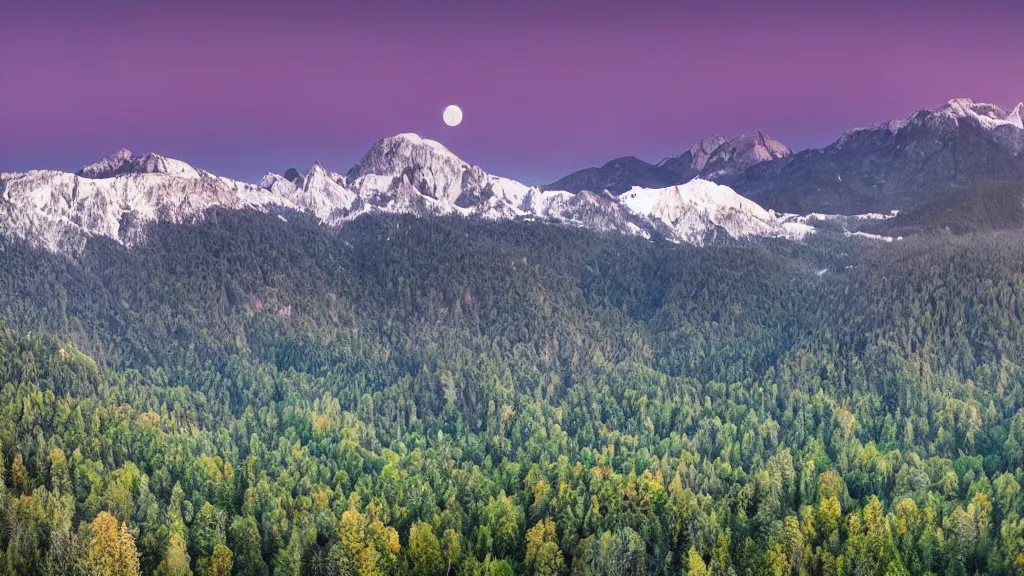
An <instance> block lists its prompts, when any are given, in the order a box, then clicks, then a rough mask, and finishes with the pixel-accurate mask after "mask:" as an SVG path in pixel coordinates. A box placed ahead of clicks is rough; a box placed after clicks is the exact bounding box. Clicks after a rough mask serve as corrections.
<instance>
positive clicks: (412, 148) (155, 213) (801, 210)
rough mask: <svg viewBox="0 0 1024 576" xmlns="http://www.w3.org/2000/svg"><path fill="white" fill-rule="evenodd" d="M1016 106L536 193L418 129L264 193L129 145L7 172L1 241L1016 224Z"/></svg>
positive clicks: (753, 145)
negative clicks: (263, 226) (403, 226)
mask: <svg viewBox="0 0 1024 576" xmlns="http://www.w3.org/2000/svg"><path fill="white" fill-rule="evenodd" d="M1022 110H1024V104H1021V105H1018V106H1016V107H1015V108H1014V109H1012V110H1010V111H1006V110H1003V109H1001V108H999V107H998V106H994V105H991V104H980V103H975V102H973V101H971V100H967V99H957V100H951V101H949V102H948V103H947V104H946V105H944V106H942V107H940V108H937V109H934V110H921V111H918V112H916V113H914V114H913V115H911V116H910V117H909V118H907V119H905V120H898V121H891V122H887V123H885V124H882V125H878V126H874V127H871V128H866V129H858V130H853V131H850V132H847V133H846V134H843V135H842V136H841V137H840V138H839V139H838V140H837V141H835V142H834V143H832V144H830V145H828V146H826V147H825V148H822V149H814V150H804V151H801V152H798V153H796V154H794V153H793V152H792V151H791V150H790V149H789V148H788V147H786V146H785V145H783V144H782V143H780V142H778V141H776V140H774V139H773V138H771V137H770V136H768V135H767V134H765V133H763V132H761V131H756V132H752V133H749V134H742V135H739V136H736V137H734V138H729V139H726V138H723V137H721V136H709V137H707V138H704V139H702V140H700V141H699V142H697V143H696V144H694V145H693V146H691V147H690V148H689V149H688V150H687V151H686V152H684V153H682V154H680V155H679V156H675V157H670V158H666V159H664V160H662V161H661V162H659V163H657V164H649V163H646V162H644V161H643V160H640V159H638V158H635V157H625V158H619V159H616V160H612V161H611V162H608V163H607V164H605V165H604V166H601V167H599V168H590V169H586V170H582V171H579V172H576V173H573V174H570V175H568V176H566V177H564V178H562V179H560V180H558V181H556V182H554V183H551V184H549V185H545V186H539V187H538V186H527V185H525V184H522V183H520V182H517V181H514V180H511V179H508V178H503V177H500V176H495V175H491V174H488V173H486V172H485V171H484V170H483V169H481V168H480V167H477V166H472V165H470V164H469V163H467V162H465V161H464V160H462V159H461V158H459V157H458V156H456V155H455V154H453V153H452V152H451V151H449V150H448V149H447V148H445V147H444V146H443V145H441V144H440V143H438V142H435V141H432V140H428V139H424V138H421V137H419V136H417V135H416V134H411V133H405V134H399V135H396V136H392V137H388V138H384V139H382V140H380V141H379V142H377V143H376V144H374V145H373V147H371V148H370V150H369V151H368V152H367V153H366V155H365V156H364V157H363V158H362V159H361V160H360V161H359V163H357V164H356V165H355V166H354V167H352V168H351V169H350V170H348V172H346V173H345V174H341V173H338V172H333V171H331V170H328V169H327V168H325V167H324V166H323V165H322V164H321V163H319V162H317V163H315V164H314V165H313V166H312V167H311V168H310V169H309V170H308V171H306V172H305V173H301V172H299V171H298V170H296V169H294V168H290V169H288V170H286V171H285V172H284V174H276V173H270V174H267V175H266V176H265V177H264V178H263V179H262V181H261V182H260V183H259V184H252V183H245V182H240V181H237V180H232V179H229V178H224V177H220V176H217V175H214V174H212V173H210V172H207V171H205V170H201V169H198V168H194V167H192V166H190V165H189V164H187V163H185V162H182V161H179V160H175V159H171V158H166V157H163V156H160V155H157V154H152V153H150V154H145V155H143V156H138V157H136V156H135V155H134V154H132V153H131V152H130V151H128V150H121V151H119V152H118V153H116V154H114V155H112V156H110V157H107V158H104V159H102V160H100V161H99V162H96V163H94V164H90V165H88V166H85V167H83V168H82V169H81V170H79V171H78V172H76V173H69V172H62V171H56V170H34V171H29V172H23V173H2V174H0V233H3V234H5V235H8V236H14V237H18V238H21V239H24V240H26V241H28V242H29V243H31V244H34V245H37V246H41V247H45V248H47V249H49V250H52V251H57V252H68V253H70V252H75V251H76V250H79V249H80V248H81V247H82V246H84V243H85V242H86V241H87V240H88V238H89V237H92V236H102V237H108V238H112V239H114V240H116V241H119V242H122V243H126V244H131V243H133V242H136V241H138V240H139V239H140V238H142V237H143V236H144V232H145V229H146V224H148V223H150V222H155V221H166V222H174V223H185V222H191V221H195V220H197V219H199V218H202V217H203V216H204V214H206V212H207V211H209V210H211V209H215V208H220V209H255V210H262V211H277V212H279V213H280V217H281V218H285V219H286V218H287V211H289V210H294V211H301V212H307V213H310V214H312V215H314V216H316V217H317V218H318V219H319V220H320V221H322V222H323V223H325V224H327V225H331V226H336V225H341V224H343V223H345V222H347V221H350V220H352V219H354V218H356V217H358V216H360V215H362V214H367V213H374V212H386V213H410V214H414V215H460V216H464V217H475V218H486V219H516V218H521V219H538V220H543V221H550V222H553V223H560V224H567V225H573V226H579V227H584V228H588V229H592V230H596V231H601V232H619V233H624V234H630V235H637V236H642V237H645V238H655V237H660V238H665V239H668V240H671V241H676V242H688V243H695V244H702V243H704V242H706V241H709V240H712V239H717V238H722V239H726V238H728V239H749V238H762V237H780V238H791V239H799V238H803V237H804V236H806V235H807V234H808V233H812V232H813V231H814V230H815V228H816V227H820V226H821V225H822V224H829V225H836V224H837V223H838V226H840V227H841V228H842V229H843V230H845V231H846V233H848V234H854V233H857V234H864V235H869V236H870V235H872V234H871V233H875V236H874V237H878V238H887V239H888V238H891V236H886V234H890V233H891V234H896V233H905V232H909V231H913V230H915V229H917V228H919V227H921V226H945V227H954V228H957V229H964V228H971V227H978V226H994V227H1005V226H1019V225H1020V224H1021V223H1024V126H1022V124H1021V113H1022ZM882 214H884V216H883V215H882ZM858 215H859V216H858ZM862 228H863V229H862ZM879 234H881V235H879Z"/></svg>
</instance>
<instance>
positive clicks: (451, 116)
mask: <svg viewBox="0 0 1024 576" xmlns="http://www.w3.org/2000/svg"><path fill="white" fill-rule="evenodd" d="M442 117H443V118H444V123H445V124H447V125H449V126H458V125H459V124H460V123H461V122H462V108H459V107H458V106H456V105H455V104H452V105H450V106H448V107H447V108H445V109H444V115H443V116H442Z"/></svg>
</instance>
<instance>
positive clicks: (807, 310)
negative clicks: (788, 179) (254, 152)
mask: <svg viewBox="0 0 1024 576" xmlns="http://www.w3.org/2000/svg"><path fill="white" fill-rule="evenodd" d="M0 319H2V320H0V321H2V323H3V327H2V328H0V571H6V573H8V574H37V573H43V574H55V575H56V574H59V575H61V576H72V575H77V574H83V575H93V574H96V575H99V574H103V575H107V574H126V575H134V574H146V575H149V574H161V575H163V574H167V575H171V574H173V575H186V574H195V575H214V574H215V575H226V574H245V575H270V574H281V575H297V574H317V575H345V576H348V575H357V574H358V575H360V576H368V575H376V574H380V575H384V574H410V575H417V576H433V575H444V576H449V575H451V576H454V575H474V576H476V575H479V576H498V575H502V576H504V575H512V574H543V575H555V574H559V575H565V576H568V575H601V576H612V575H619V574H628V575H641V574H649V575H672V576H681V575H687V576H748V575H749V576H760V575H765V576H768V575H782V574H799V575H810V574H828V575H835V576H839V575H849V576H853V575H856V576H861V575H864V576H867V575H878V576H882V575H893V576H895V575H904V574H914V575H917V574H927V573H936V574H958V575H959V574H968V573H969V574H981V573H987V574H993V575H994V574H1021V573H1024V519H1022V515H1024V495H1022V494H1021V483H1022V482H1024V410H1022V408H1024V369H1022V365H1024V233H1019V232H1001V233H998V234H993V233H991V232H988V233H985V234H977V235H972V236H952V235H926V236H924V235H923V236H916V237H910V238H907V239H905V240H903V241H899V242H893V243H891V244H888V243H877V242H871V241H866V240H863V239H857V238H843V237H841V236H833V235H830V234H828V233H819V234H817V235H815V236H813V237H811V238H809V239H808V240H807V241H805V242H801V243H797V242H788V241H768V242H761V243H750V244H745V243H731V244H719V245H715V246H709V247H704V248H698V247H693V246H685V245H676V244H671V243H666V242H650V241H646V240H642V239H639V238H630V237H624V236H621V235H617V234H608V235H601V234H596V233H593V232H587V231H584V230H578V229H571V228H565V227H558V226H550V225H544V224H540V223H536V224H534V223H526V222H518V223H514V222H504V223H487V222H479V221H468V220H463V219H458V218H444V219H439V218H422V219H418V218H413V217H400V216H393V217H384V216H374V217H361V218H359V219H357V220H355V221H354V222H352V223H350V224H347V225H346V226H344V227H342V228H340V229H334V228H329V227H325V226H323V225H321V224H318V223H317V222H316V221H315V220H314V219H313V218H312V217H309V216H304V215H301V214H291V213H289V214H287V217H286V218H278V217H276V216H272V215H265V214H258V213H254V212H245V211H242V212H227V211H225V212H215V213H212V214H211V215H210V217H209V218H207V219H206V220H205V221H203V222H202V223H199V224H196V225H189V226H175V225H168V224H160V225H156V226H154V227H153V228H151V229H150V230H149V232H148V240H147V241H146V242H145V243H143V244H142V245H140V246H137V247H134V248H131V249H128V248H125V247H123V246H121V245H119V244H117V243H115V242H113V241H109V240H103V239H93V240H91V241H90V244H89V245H88V246H87V248H86V250H85V251H84V252H83V253H82V254H81V255H80V256H78V257H76V258H75V259H68V258H65V257H63V256H58V255H53V254H50V253H47V252H43V251H38V250H34V249H31V248H29V247H27V246H26V245H25V244H22V243H19V242H12V241H3V240H0Z"/></svg>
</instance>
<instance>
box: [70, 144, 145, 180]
mask: <svg viewBox="0 0 1024 576" xmlns="http://www.w3.org/2000/svg"><path fill="white" fill-rule="evenodd" d="M133 158H134V157H133V156H132V151H131V150H129V149H127V148H121V149H120V150H118V151H117V152H116V153H114V154H111V155H110V156H107V157H105V158H103V159H101V160H100V161H99V162H93V163H92V164H87V165H86V166H83V167H82V169H81V170H79V171H78V174H79V175H81V176H83V177H85V178H108V177H110V176H113V175H115V174H116V173H117V172H118V171H119V170H121V169H122V168H123V167H125V166H126V165H130V164H131V162H132V160H133Z"/></svg>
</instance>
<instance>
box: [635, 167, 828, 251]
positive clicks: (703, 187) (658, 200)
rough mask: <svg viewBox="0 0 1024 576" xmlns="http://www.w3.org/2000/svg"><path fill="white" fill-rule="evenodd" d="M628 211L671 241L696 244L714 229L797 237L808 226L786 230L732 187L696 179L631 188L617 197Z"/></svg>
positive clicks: (734, 234)
mask: <svg viewBox="0 0 1024 576" xmlns="http://www.w3.org/2000/svg"><path fill="white" fill-rule="evenodd" d="M619 198H620V200H621V201H622V202H623V203H624V204H625V205H626V206H627V207H628V208H629V210H630V211H631V212H633V213H634V214H636V215H638V216H645V217H647V218H649V219H651V220H653V221H654V222H657V223H660V224H662V225H663V226H664V227H665V229H666V230H667V232H668V236H669V237H670V238H672V239H675V240H679V241H683V242H689V243H693V244H700V243H702V242H703V241H704V239H705V238H706V237H708V235H709V234H712V233H713V232H715V231H716V230H717V229H722V230H724V231H725V232H726V233H727V234H728V235H729V236H730V237H732V238H747V237H751V236H762V237H783V238H800V237H803V236H804V235H805V234H806V233H807V232H809V231H810V227H809V226H807V227H793V226H790V227H787V226H784V225H783V223H782V222H781V221H780V220H779V219H778V218H777V217H776V216H775V215H773V214H772V213H770V212H768V211H767V210H765V209H764V208H762V207H760V206H759V205H757V204H756V203H754V202H752V201H750V200H747V199H746V198H744V197H742V196H740V195H739V194H737V193H736V192H735V191H734V190H733V189H732V188H729V187H728V186H722V185H720V184H715V183H714V182H710V181H707V180H701V179H699V178H696V179H694V180H691V181H689V182H687V183H686V184H682V185H679V186H672V187H670V188H661V189H655V190H651V189H643V188H633V189H632V190H630V191H629V192H626V193H625V194H623V195H622V196H620V197H619Z"/></svg>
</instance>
